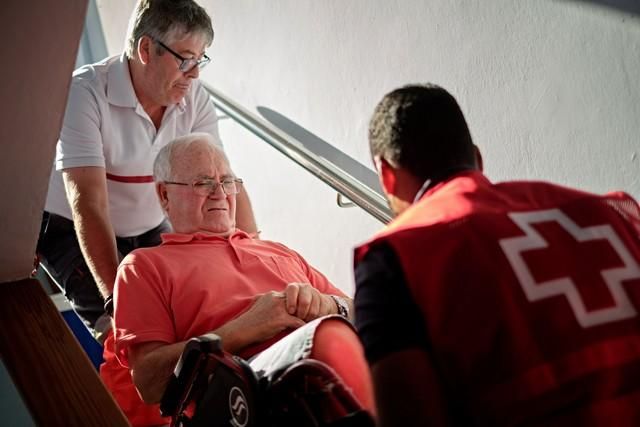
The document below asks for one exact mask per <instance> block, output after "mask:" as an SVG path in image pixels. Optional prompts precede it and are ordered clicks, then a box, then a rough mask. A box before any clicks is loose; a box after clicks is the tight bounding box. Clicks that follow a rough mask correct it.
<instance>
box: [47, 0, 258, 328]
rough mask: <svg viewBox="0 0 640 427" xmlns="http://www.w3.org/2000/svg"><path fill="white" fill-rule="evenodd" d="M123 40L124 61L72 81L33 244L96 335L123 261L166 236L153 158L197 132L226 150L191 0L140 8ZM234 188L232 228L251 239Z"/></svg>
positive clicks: (204, 19)
mask: <svg viewBox="0 0 640 427" xmlns="http://www.w3.org/2000/svg"><path fill="white" fill-rule="evenodd" d="M128 34H129V35H128V39H127V42H126V48H125V52H124V53H123V54H122V55H120V56H114V57H110V58H107V59H105V60H103V61H101V62H99V63H96V64H92V65H87V66H84V67H82V68H80V69H78V70H76V72H75V73H74V75H73V81H72V83H71V88H70V91H69V100H68V104H67V110H66V115H65V118H64V123H63V127H62V130H61V133H60V140H59V142H58V147H57V154H56V163H55V168H54V170H53V172H52V175H51V180H50V184H49V192H48V196H47V201H46V206H45V212H44V217H43V224H42V230H41V234H40V239H39V242H38V255H39V257H40V260H41V262H42V263H43V264H44V265H45V266H46V267H47V270H48V271H49V272H50V273H51V274H52V275H53V276H54V278H55V279H56V280H57V281H58V283H59V284H61V286H62V287H64V290H65V294H66V295H67V297H68V298H69V299H70V300H71V302H72V304H73V306H74V308H75V309H76V311H77V312H78V313H79V314H80V316H81V317H82V318H83V319H84V320H85V321H86V323H87V324H88V325H90V326H91V327H95V328H96V329H97V330H98V329H102V328H101V327H100V326H99V325H98V326H96V322H97V321H98V319H99V318H102V319H105V317H104V316H103V315H104V313H105V307H107V311H108V307H110V300H111V294H112V291H113V285H114V281H115V276H116V268H117V266H118V263H119V261H120V260H121V259H122V257H124V256H125V255H126V254H127V253H128V252H130V251H131V250H133V249H135V248H138V247H145V246H155V245H157V244H159V243H160V233H161V232H166V231H169V229H170V228H169V225H168V224H167V222H166V221H165V217H164V214H163V211H162V209H161V207H160V205H159V204H158V201H157V199H156V195H155V192H154V185H153V177H152V168H153V160H154V158H155V156H156V154H157V153H158V151H159V150H160V149H161V148H162V147H163V146H164V145H166V143H168V142H169V141H171V140H173V139H175V138H176V137H179V136H181V135H185V134H188V133H190V132H196V131H197V132H205V133H208V134H211V135H212V136H213V138H214V140H215V141H216V144H218V145H219V146H220V147H222V143H221V141H220V137H219V135H218V125H217V122H218V118H217V115H216V112H215V109H214V106H213V104H212V103H211V101H210V99H209V96H208V95H207V93H206V91H205V90H204V88H203V87H202V86H201V85H200V83H199V82H198V76H199V72H200V69H201V68H202V67H204V66H205V65H206V64H207V63H209V61H210V59H209V57H208V56H207V55H206V53H205V49H206V48H207V47H209V46H210V45H211V43H212V41H213V29H212V26H211V19H210V17H209V16H208V14H207V13H206V11H205V10H204V9H203V8H202V7H200V6H199V5H197V4H196V3H195V2H194V1H192V0H181V1H169V0H140V1H139V2H138V4H137V5H136V8H135V10H134V13H133V15H132V17H131V21H130V24H129V33H128ZM239 187H240V192H239V194H238V196H237V199H238V210H237V217H236V220H237V223H238V228H241V229H243V230H244V231H246V232H248V233H255V232H256V231H257V230H256V224H255V219H254V216H253V212H252V209H251V204H250V202H249V199H248V196H247V194H246V192H245V190H244V188H243V187H242V185H240V186H239ZM105 302H106V305H105ZM106 323H108V322H106Z"/></svg>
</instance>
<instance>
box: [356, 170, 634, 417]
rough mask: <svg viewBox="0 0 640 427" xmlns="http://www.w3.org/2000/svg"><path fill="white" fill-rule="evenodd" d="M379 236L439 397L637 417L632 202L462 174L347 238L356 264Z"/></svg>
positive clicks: (499, 410) (462, 404) (518, 412)
mask: <svg viewBox="0 0 640 427" xmlns="http://www.w3.org/2000/svg"><path fill="white" fill-rule="evenodd" d="M378 242H386V243H387V244H389V245H390V246H391V247H392V248H393V250H394V252H395V253H396V254H397V256H398V259H399V261H400V265H401V267H402V270H403V273H404V277H405V279H406V282H407V285H408V287H409V290H410V293H411V295H412V297H413V298H414V300H415V302H416V303H417V305H418V307H419V308H420V310H421V312H422V315H423V318H424V324H425V328H426V333H427V337H426V339H427V342H428V343H429V348H428V351H429V352H430V354H431V356H432V360H433V361H434V364H435V369H436V370H437V371H438V373H439V375H440V378H441V380H442V381H443V383H444V384H445V385H446V388H447V390H448V392H449V394H448V395H447V396H446V398H447V399H449V401H450V402H451V401H455V402H453V403H454V405H455V407H456V408H464V410H465V411H466V412H467V413H466V416H468V417H470V418H471V419H473V420H475V421H477V422H478V424H480V425H506V424H517V423H520V422H531V421H533V422H539V423H540V424H544V425H554V424H555V423H557V424H558V425H578V424H579V425H596V424H598V423H601V422H603V420H604V421H606V424H607V425H640V207H639V206H638V203H637V202H635V201H634V200H633V199H632V198H631V197H630V196H628V195H626V194H624V193H613V194H609V195H606V196H596V195H592V194H588V193H584V192H580V191H576V190H572V189H568V188H563V187H559V186H556V185H552V184H549V183H542V182H509V183H502V184H492V183H490V182H489V181H488V180H487V179H486V178H485V177H484V175H482V174H481V173H479V172H466V173H463V174H460V175H457V176H456V177H454V178H453V179H450V180H449V181H447V182H444V183H441V184H439V185H437V186H436V187H434V188H433V189H431V190H429V191H428V192H427V193H426V194H425V195H424V196H423V197H422V198H421V199H420V200H419V201H418V202H417V203H415V204H414V205H412V206H411V207H410V208H409V209H408V210H407V211H405V212H404V213H403V214H402V215H400V216H399V217H398V218H396V219H395V220H394V221H393V222H392V223H391V224H390V225H389V226H388V227H387V228H386V229H385V230H383V231H382V232H381V233H380V234H379V235H378V236H376V237H375V238H374V239H373V240H371V241H370V242H368V243H366V244H364V245H363V246H361V247H359V248H357V249H356V254H355V259H356V263H357V262H358V261H359V260H361V259H362V257H363V256H364V255H365V254H366V252H367V251H368V250H369V249H370V248H371V247H372V246H374V245H375V244H376V243H378ZM619 423H622V424H619ZM635 423H637V424H635ZM598 425H599V424H598Z"/></svg>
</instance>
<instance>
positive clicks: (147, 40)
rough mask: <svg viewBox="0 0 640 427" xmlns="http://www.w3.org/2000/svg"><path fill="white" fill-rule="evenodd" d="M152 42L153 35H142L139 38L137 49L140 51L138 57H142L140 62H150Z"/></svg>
mask: <svg viewBox="0 0 640 427" xmlns="http://www.w3.org/2000/svg"><path fill="white" fill-rule="evenodd" d="M151 44H152V40H151V37H149V36H142V37H140V38H139V39H138V46H137V51H138V58H139V59H140V62H142V63H143V64H147V63H148V62H149V57H150V56H151V49H152V47H153V46H151Z"/></svg>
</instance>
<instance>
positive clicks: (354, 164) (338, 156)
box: [257, 107, 382, 195]
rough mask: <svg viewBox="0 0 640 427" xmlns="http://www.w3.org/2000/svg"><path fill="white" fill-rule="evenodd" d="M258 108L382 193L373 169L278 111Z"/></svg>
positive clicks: (275, 122)
mask: <svg viewBox="0 0 640 427" xmlns="http://www.w3.org/2000/svg"><path fill="white" fill-rule="evenodd" d="M257 110H258V113H260V115H261V116H262V117H264V118H265V120H267V121H268V122H269V123H271V124H272V125H274V126H275V127H277V128H278V129H280V130H281V131H283V132H284V133H286V134H287V135H289V136H290V137H292V138H294V139H296V140H298V141H299V142H300V143H302V145H304V147H305V148H306V149H307V150H309V151H311V152H312V153H314V154H315V155H316V156H318V157H321V158H324V159H326V160H328V161H329V162H331V163H333V164H334V165H336V166H338V167H339V168H340V169H342V170H344V171H345V172H347V173H348V174H349V175H351V176H352V177H354V178H355V179H357V180H358V181H360V182H362V183H363V184H364V185H366V186H367V187H369V188H371V189H372V190H374V191H376V192H377V193H378V194H380V195H382V189H381V188H380V183H379V182H378V176H377V175H376V174H375V172H373V171H372V170H371V169H369V168H368V167H366V166H364V165H363V164H362V163H360V162H358V161H357V160H355V159H353V158H352V157H349V156H348V155H346V154H344V153H343V152H342V151H340V150H338V149H336V148H335V147H334V146H333V145H331V144H329V143H328V142H326V141H324V140H323V139H321V138H319V137H318V136H316V135H314V134H313V133H311V132H309V131H308V130H306V129H305V128H303V127H302V126H300V125H298V124H297V123H295V122H293V121H292V120H290V119H289V118H287V117H285V116H283V115H282V114H280V113H278V112H277V111H274V110H272V109H270V108H267V107H258V108H257Z"/></svg>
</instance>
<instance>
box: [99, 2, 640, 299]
mask: <svg viewBox="0 0 640 427" xmlns="http://www.w3.org/2000/svg"><path fill="white" fill-rule="evenodd" d="M603 3H606V4H608V5H609V6H607V7H605V6H602V5H600V6H599V4H603ZM616 3H620V2H615V1H606V2H598V1H596V0H593V1H590V2H581V1H563V2H558V1H552V0H535V1H524V0H523V1H512V0H492V1H490V2H488V1H481V0H429V1H388V0H352V1H349V2H345V1H339V0H324V1H313V0H295V1H294V0H270V1H268V2H267V1H264V2H256V1H250V0H233V1H232V0H206V1H203V2H202V4H203V5H204V6H205V7H206V8H207V9H208V10H209V11H210V13H211V14H212V16H213V20H214V27H215V30H216V38H215V41H214V44H213V46H212V48H211V50H210V52H209V53H210V56H211V57H212V58H213V63H212V64H211V65H209V67H208V68H207V69H205V70H204V72H203V73H202V78H203V79H204V80H206V81H208V82H209V83H211V84H212V85H214V86H215V87H217V88H219V89H220V90H222V91H224V92H226V93H227V94H228V95H230V96H231V97H233V98H235V99H236V100H237V101H239V102H240V103H242V104H243V105H245V106H246V107H247V108H249V109H251V110H254V111H255V109H256V108H257V107H259V106H262V107H267V108H269V109H272V110H275V111H277V112H279V113H280V114H282V115H284V116H286V117H287V118H289V119H290V120H292V121H293V122H295V123H297V124H298V125H299V126H301V127H303V128H305V129H306V130H308V131H310V132H312V133H314V134H315V135H317V136H318V137H320V138H322V139H324V140H326V141H329V142H331V143H332V144H333V145H334V146H335V147H336V148H338V149H340V150H342V151H343V152H345V153H346V154H348V155H350V156H352V157H354V158H355V159H357V160H359V161H360V162H361V163H363V164H366V165H369V166H370V160H369V155H368V147H367V142H366V140H367V139H366V131H367V124H368V123H367V122H368V119H369V116H370V114H371V111H372V109H373V107H374V105H375V104H376V103H377V102H378V100H379V99H380V98H381V97H382V95H383V94H384V93H386V92H388V91H389V90H391V89H393V88H395V87H397V86H400V85H403V84H406V83H410V82H426V81H430V82H435V83H438V84H441V85H443V86H444V87H446V88H448V89H449V90H450V91H451V92H452V93H453V94H454V95H455V96H456V97H457V99H458V100H459V102H460V103H461V105H462V108H463V110H464V111H465V113H466V115H467V118H468V121H469V125H470V128H471V131H472V134H473V136H474V138H475V141H476V143H477V144H478V145H479V146H480V148H481V149H482V151H483V152H484V155H485V169H486V172H487V174H488V175H489V176H490V177H491V178H492V179H494V180H505V179H516V178H517V179H545V180H552V181H558V182H561V183H564V184H567V185H572V186H579V187H582V188H585V189H588V190H592V191H596V192H604V191H608V190H612V189H625V190H626V191H628V192H629V193H631V194H632V195H634V196H635V197H640V159H638V155H639V154H640V153H639V151H640V141H639V138H640V120H638V117H640V102H639V101H640V79H638V78H637V73H638V70H639V69H640V15H638V13H637V12H638V7H625V8H616V7H615V5H616ZM623 3H624V2H623ZM98 4H99V9H100V10H101V13H102V16H103V25H104V27H105V31H106V32H107V41H108V43H107V44H108V47H109V49H110V51H112V52H115V51H116V50H120V49H121V46H122V43H123V41H122V40H123V37H124V36H123V31H124V30H123V28H126V20H127V16H126V15H127V14H128V13H129V11H130V10H131V9H132V7H133V4H134V2H133V1H127V0H119V1H118V2H117V7H112V6H111V5H112V4H113V0H101V1H99V2H98ZM620 4H622V3H620ZM625 4H627V6H628V4H629V3H628V2H627V3H625ZM125 5H128V7H125ZM221 129H222V135H223V137H224V140H225V144H226V146H227V150H228V152H229V154H230V156H231V160H232V163H233V164H234V165H235V168H236V170H237V171H236V172H237V174H238V175H239V176H242V177H243V178H245V180H246V182H247V185H248V187H249V190H250V192H251V195H252V198H253V201H254V204H255V209H256V214H257V216H258V220H259V223H260V227H261V228H262V230H263V236H264V237H266V238H273V239H277V240H281V241H283V242H285V243H287V244H289V245H290V246H292V247H293V248H295V249H297V250H299V251H300V252H301V253H302V254H303V255H305V256H306V257H307V258H308V259H309V260H310V261H311V262H312V263H313V264H315V265H316V266H318V267H319V268H320V269H321V270H322V271H323V272H325V273H326V274H327V275H328V276H329V278H331V279H332V280H334V281H335V282H337V283H338V284H339V285H341V286H342V287H343V288H344V289H346V290H348V291H350V290H351V289H352V279H351V261H350V256H351V255H350V251H351V248H352V247H353V245H355V244H356V243H357V242H359V241H362V240H364V239H366V237H367V236H369V235H370V234H371V233H372V232H374V230H376V229H378V228H379V223H377V221H375V220H373V219H370V218H369V217H368V216H367V215H366V214H364V213H362V212H360V211H358V210H355V209H354V210H343V209H339V208H337V207H335V202H334V194H333V193H332V192H331V191H330V190H328V188H325V186H324V185H323V184H321V183H319V182H316V180H315V179H314V178H312V177H310V176H308V174H306V172H303V171H299V170H298V169H297V168H296V167H294V166H293V165H289V164H288V163H287V162H285V161H284V160H282V159H281V158H280V155H279V154H278V153H276V152H275V151H274V150H272V149H271V148H269V147H267V146H264V144H261V143H259V142H256V141H254V140H255V138H254V137H252V136H251V135H248V134H247V133H246V132H244V131H242V130H239V129H237V128H236V126H235V125H233V124H232V123H230V121H223V123H222V125H221Z"/></svg>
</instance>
